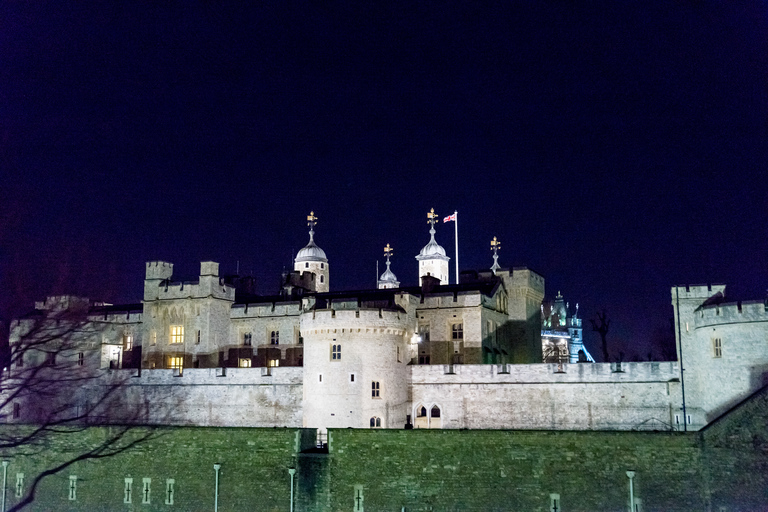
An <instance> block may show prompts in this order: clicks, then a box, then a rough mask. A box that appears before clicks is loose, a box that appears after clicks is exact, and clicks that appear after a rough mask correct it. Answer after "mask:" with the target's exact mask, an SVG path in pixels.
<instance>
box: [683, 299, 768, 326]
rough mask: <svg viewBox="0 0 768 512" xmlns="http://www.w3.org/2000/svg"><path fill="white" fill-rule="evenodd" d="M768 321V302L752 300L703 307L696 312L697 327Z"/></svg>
mask: <svg viewBox="0 0 768 512" xmlns="http://www.w3.org/2000/svg"><path fill="white" fill-rule="evenodd" d="M766 320H768V308H767V307H766V301H762V300H751V301H744V302H742V301H738V302H727V303H722V304H711V305H707V306H702V307H701V308H699V309H698V310H697V311H696V314H695V322H696V327H697V328H698V327H708V326H712V325H717V324H729V323H734V322H739V323H744V322H764V321H766Z"/></svg>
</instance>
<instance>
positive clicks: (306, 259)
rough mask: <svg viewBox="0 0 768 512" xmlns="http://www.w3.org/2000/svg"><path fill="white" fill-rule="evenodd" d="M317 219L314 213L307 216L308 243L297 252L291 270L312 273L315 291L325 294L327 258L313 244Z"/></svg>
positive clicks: (327, 287) (327, 288) (326, 287)
mask: <svg viewBox="0 0 768 512" xmlns="http://www.w3.org/2000/svg"><path fill="white" fill-rule="evenodd" d="M316 225H317V217H316V216H315V212H310V213H309V215H307V226H309V243H308V244H307V245H306V246H305V247H304V248H303V249H302V250H300V251H299V253H298V254H297V255H296V259H295V260H294V264H293V269H294V270H296V271H297V272H300V273H303V272H312V273H314V274H315V275H316V276H317V278H316V279H315V285H316V291H318V292H327V291H328V290H329V286H328V274H329V269H328V258H326V257H325V251H323V250H322V249H321V248H320V247H318V246H317V245H316V244H315V226H316Z"/></svg>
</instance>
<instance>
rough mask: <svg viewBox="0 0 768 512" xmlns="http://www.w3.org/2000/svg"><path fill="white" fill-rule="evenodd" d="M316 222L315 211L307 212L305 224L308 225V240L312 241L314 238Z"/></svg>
mask: <svg viewBox="0 0 768 512" xmlns="http://www.w3.org/2000/svg"><path fill="white" fill-rule="evenodd" d="M316 224H317V217H315V212H313V211H312V212H309V215H307V226H309V241H310V242H312V241H313V240H314V236H315V225H316Z"/></svg>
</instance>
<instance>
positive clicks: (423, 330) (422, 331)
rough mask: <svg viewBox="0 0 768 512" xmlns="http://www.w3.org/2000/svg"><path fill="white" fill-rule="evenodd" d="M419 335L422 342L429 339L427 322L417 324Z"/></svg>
mask: <svg viewBox="0 0 768 512" xmlns="http://www.w3.org/2000/svg"><path fill="white" fill-rule="evenodd" d="M419 337H420V338H421V341H422V343H423V342H428V341H429V324H425V325H420V326H419Z"/></svg>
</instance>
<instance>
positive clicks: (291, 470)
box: [288, 468, 296, 512]
mask: <svg viewBox="0 0 768 512" xmlns="http://www.w3.org/2000/svg"><path fill="white" fill-rule="evenodd" d="M288 474H289V475H291V512H293V475H295V474H296V468H288Z"/></svg>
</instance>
